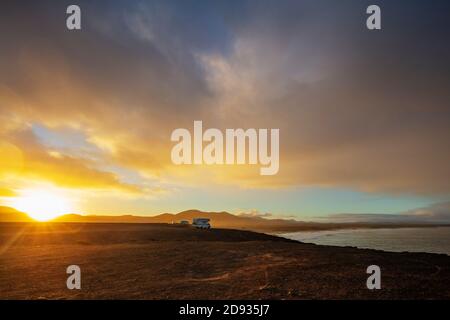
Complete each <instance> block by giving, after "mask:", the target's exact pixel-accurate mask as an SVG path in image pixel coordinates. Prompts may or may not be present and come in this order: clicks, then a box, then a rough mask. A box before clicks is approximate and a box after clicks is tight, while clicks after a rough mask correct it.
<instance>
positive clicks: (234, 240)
mask: <svg viewBox="0 0 450 320" xmlns="http://www.w3.org/2000/svg"><path fill="white" fill-rule="evenodd" d="M72 264H76V265H79V266H80V267H81V273H82V277H81V278H82V289H81V290H73V291H71V290H68V289H67V288H66V279H67V276H68V275H67V274H66V268H67V266H68V265H72ZM372 264H375V265H378V266H380V267H381V271H382V280H381V285H382V289H381V290H368V289H367V288H366V279H367V277H368V275H367V274H366V268H367V266H369V265H372ZM449 284H450V256H446V255H437V254H426V253H423V254H422V253H388V252H383V251H376V250H362V249H356V248H348V247H346V248H339V247H327V246H317V245H312V244H303V243H299V242H294V241H290V240H284V239H282V238H277V237H274V236H269V235H265V234H259V233H253V232H248V231H237V230H227V229H213V230H209V231H206V230H196V229H193V228H191V227H180V226H175V225H164V224H82V223H72V224H71V223H45V224H43V223H1V224H0V299H450V286H449Z"/></svg>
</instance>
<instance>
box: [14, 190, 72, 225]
mask: <svg viewBox="0 0 450 320" xmlns="http://www.w3.org/2000/svg"><path fill="white" fill-rule="evenodd" d="M11 206H12V207H14V208H15V209H17V210H19V211H22V212H25V213H26V214H28V215H29V216H30V217H31V218H33V219H35V220H37V221H48V220H51V219H54V218H56V217H58V216H60V215H62V214H66V213H70V212H72V211H73V208H72V206H71V204H70V201H69V200H68V199H67V197H66V196H64V195H63V194H62V193H61V192H58V191H53V190H52V191H47V190H26V191H24V192H22V194H21V195H20V196H19V197H16V198H14V199H12V201H11Z"/></svg>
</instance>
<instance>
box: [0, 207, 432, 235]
mask: <svg viewBox="0 0 450 320" xmlns="http://www.w3.org/2000/svg"><path fill="white" fill-rule="evenodd" d="M194 218H209V219H210V220H211V225H212V227H213V228H229V229H244V230H254V231H261V232H295V231H315V230H333V229H349V228H383V227H384V228H386V227H390V228H394V227H408V226H414V227H420V226H423V227H428V226H430V224H429V223H392V222H391V223H387V222H383V223H381V222H377V223H374V222H345V223H342V222H337V223H333V222H326V223H322V222H304V221H297V220H293V219H289V220H288V219H268V218H265V217H260V216H246V215H242V216H241V215H234V214H231V213H229V212H225V211H223V212H205V211H200V210H195V209H192V210H186V211H182V212H179V213H175V214H173V213H163V214H159V215H156V216H135V215H119V216H104V215H79V214H65V215H62V216H59V217H57V218H55V219H53V220H52V221H51V222H62V223H168V224H172V223H180V221H182V220H187V221H189V222H191V221H192V219H194ZM0 222H34V220H33V219H32V218H30V217H29V216H28V215H27V214H26V213H23V212H20V211H17V210H15V209H13V208H10V207H5V206H0Z"/></svg>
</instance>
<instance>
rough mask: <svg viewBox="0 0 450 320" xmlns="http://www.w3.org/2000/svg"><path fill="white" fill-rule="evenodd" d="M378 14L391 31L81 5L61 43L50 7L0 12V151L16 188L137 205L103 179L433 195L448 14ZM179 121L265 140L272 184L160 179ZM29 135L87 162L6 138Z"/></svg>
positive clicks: (437, 181) (233, 8)
mask: <svg viewBox="0 0 450 320" xmlns="http://www.w3.org/2000/svg"><path fill="white" fill-rule="evenodd" d="M381 5H382V7H383V8H384V10H386V11H387V12H392V13H393V14H392V16H395V20H394V19H393V18H392V16H391V15H386V17H385V18H384V20H383V21H384V22H383V23H384V29H383V31H382V32H379V33H376V34H375V33H370V34H369V33H368V32H367V30H366V29H365V28H364V24H363V22H362V21H363V20H364V19H363V15H362V13H363V12H365V7H364V6H365V2H364V1H362V2H358V3H357V4H355V3H352V6H351V7H350V6H349V4H334V3H333V4H332V3H318V2H316V1H280V2H276V3H275V2H269V1H246V2H234V1H230V2H227V3H226V4H225V3H220V2H209V1H208V2H195V3H193V2H190V1H186V2H184V1H183V3H173V2H166V1H153V2H150V3H142V2H139V1H136V2H135V1H130V2H127V4H126V5H125V3H116V4H114V5H111V6H108V7H105V6H103V5H100V4H97V3H93V2H91V1H90V2H87V1H86V2H85V1H81V2H80V6H81V7H82V10H83V12H85V14H86V16H84V19H83V23H85V24H84V26H83V30H82V31H81V32H78V33H71V32H67V30H65V28H64V21H63V19H55V18H53V17H55V16H61V12H65V7H64V6H65V4H64V3H62V2H61V3H58V4H55V3H53V2H51V1H49V2H46V1H44V2H40V3H39V5H37V4H33V3H32V2H30V3H27V4H26V6H27V8H23V7H22V6H18V5H14V4H12V3H8V4H6V5H4V6H6V8H5V10H6V9H7V10H8V12H9V14H8V16H6V17H4V19H2V20H1V21H0V28H2V29H4V30H14V31H13V32H8V33H2V34H1V35H0V41H1V42H2V43H8V44H9V45H8V46H2V48H0V54H1V55H2V59H1V61H0V69H1V70H2V72H1V73H0V97H1V98H0V117H1V119H2V123H5V124H6V125H7V126H9V127H11V128H9V129H8V130H12V131H11V132H14V133H13V134H9V135H6V134H4V135H3V136H2V140H4V141H5V143H8V144H9V145H13V146H14V148H17V149H18V150H19V151H20V152H19V153H20V154H21V156H22V157H23V159H24V161H25V163H24V164H23V169H22V171H21V174H23V175H24V176H26V177H30V178H36V179H49V180H51V181H53V182H55V183H57V184H61V185H66V186H72V187H87V186H90V187H99V188H103V187H113V188H119V189H124V190H128V191H130V192H133V191H136V192H138V191H139V189H140V188H141V187H142V186H136V185H133V184H128V183H125V182H123V181H121V180H120V178H119V177H118V176H117V175H115V174H114V173H112V172H108V170H106V169H105V168H106V167H107V166H116V167H120V168H123V169H126V170H131V171H133V172H135V173H136V174H138V175H141V176H142V177H146V178H148V179H150V181H153V180H152V179H155V180H156V181H157V182H158V183H165V182H168V181H170V182H171V183H173V184H179V185H185V184H191V185H196V184H197V185H204V184H205V183H206V184H210V185H214V184H218V183H220V184H232V185H238V186H241V187H244V188H261V187H263V188H267V187H272V188H282V187H288V186H294V185H295V186H298V185H301V186H311V185H314V186H326V187H339V188H342V187H346V188H351V189H358V190H363V191H369V192H384V193H409V194H411V193H412V194H422V195H428V196H435V195H448V194H450V167H449V166H448V163H449V162H450V149H449V147H448V137H449V136H450V127H449V126H448V121H447V119H448V118H449V117H450V109H449V108H448V101H450V93H449V91H448V86H449V84H450V79H449V74H448V72H447V73H445V72H443V71H442V70H446V69H448V67H449V63H450V62H449V60H448V56H449V54H450V46H449V45H448V42H447V41H445V38H444V37H443V36H444V35H445V31H447V30H448V27H447V25H448V24H447V22H446V20H445V16H444V14H441V13H439V12H447V11H446V10H445V9H447V7H448V4H446V3H445V2H440V1H437V2H433V4H423V6H425V7H423V6H412V5H411V6H408V8H407V10H408V14H403V11H402V10H405V8H404V6H401V5H398V4H393V3H392V2H385V1H382V3H381ZM428 6H439V8H441V10H432V11H431V10H426V8H427V7H428ZM200 7H201V10H199V9H200ZM418 11H420V12H418ZM200 12H201V13H200ZM430 12H432V13H430ZM436 12H437V13H436ZM394 13H397V14H395V15H394ZM418 13H420V15H421V16H422V17H423V19H417V20H415V21H410V20H409V19H410V18H408V17H410V16H417V14H418ZM90 15H93V16H95V19H90V18H88V17H89V16H90ZM38 19H39V20H38ZM36 25H39V28H36ZM411 30H414V32H412V31H411ZM418 39H419V40H420V41H418ZM25 40H26V41H25ZM194 120H203V122H204V124H205V126H206V127H216V128H221V129H225V128H239V127H242V128H249V127H253V128H280V139H281V142H280V148H281V149H280V150H281V155H280V162H281V163H280V171H279V174H278V175H276V176H271V177H261V176H260V175H259V174H258V168H255V167H251V166H239V167H223V166H212V167H208V166H204V167H193V166H186V167H183V168H180V167H176V166H174V165H173V164H172V163H171V161H170V149H171V146H172V145H171V143H170V139H169V138H170V133H171V131H172V130H173V129H175V128H180V127H186V128H190V127H192V124H193V121H194ZM30 124H39V125H41V126H43V127H46V128H48V130H49V131H54V132H56V133H58V132H61V130H62V129H61V128H63V129H64V128H65V129H67V128H69V129H71V130H75V131H77V132H80V133H81V134H82V136H83V137H84V138H85V139H86V141H87V142H88V143H90V144H91V145H92V146H93V147H95V150H96V151H95V157H96V159H95V161H94V162H92V159H86V157H85V156H86V153H85V154H84V155H81V154H80V153H77V152H74V153H70V154H67V150H62V149H64V148H61V147H60V146H59V147H58V146H57V147H56V148H53V149H52V150H47V148H46V147H45V146H42V145H39V143H38V142H36V141H34V138H33V137H30V136H29V133H28V136H27V137H24V135H26V134H24V133H22V134H20V133H18V132H20V130H24V128H27V126H29V125H30ZM5 130H6V129H5ZM17 135H19V136H17ZM20 136H21V137H20ZM16 151H17V150H16ZM72 151H74V150H72ZM88 153H94V151H92V149H91V151H88ZM11 154H14V152H13V151H12V153H11ZM58 155H59V156H58ZM102 166H104V167H103V168H102ZM144 180H145V179H144ZM147 182H148V181H147Z"/></svg>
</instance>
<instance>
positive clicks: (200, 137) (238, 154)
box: [170, 121, 280, 175]
mask: <svg viewBox="0 0 450 320" xmlns="http://www.w3.org/2000/svg"><path fill="white" fill-rule="evenodd" d="M170 140H171V141H173V142H178V143H177V144H176V145H174V146H173V148H172V152H171V158H172V162H173V163H174V164H177V165H181V164H197V165H201V164H207V165H211V164H218V165H223V164H225V165H233V164H251V165H256V164H260V165H261V166H262V167H261V168H260V174H261V175H275V174H277V173H278V170H279V168H280V130H279V129H270V130H269V129H258V130H257V129H253V128H250V129H247V130H244V129H226V130H225V134H223V133H222V131H220V130H219V129H214V128H210V129H207V130H205V132H203V123H202V121H194V133H193V135H191V132H190V131H189V130H188V129H184V128H179V129H175V130H174V131H173V132H172V135H171V137H170ZM204 143H206V145H204ZM269 144H270V152H269Z"/></svg>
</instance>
